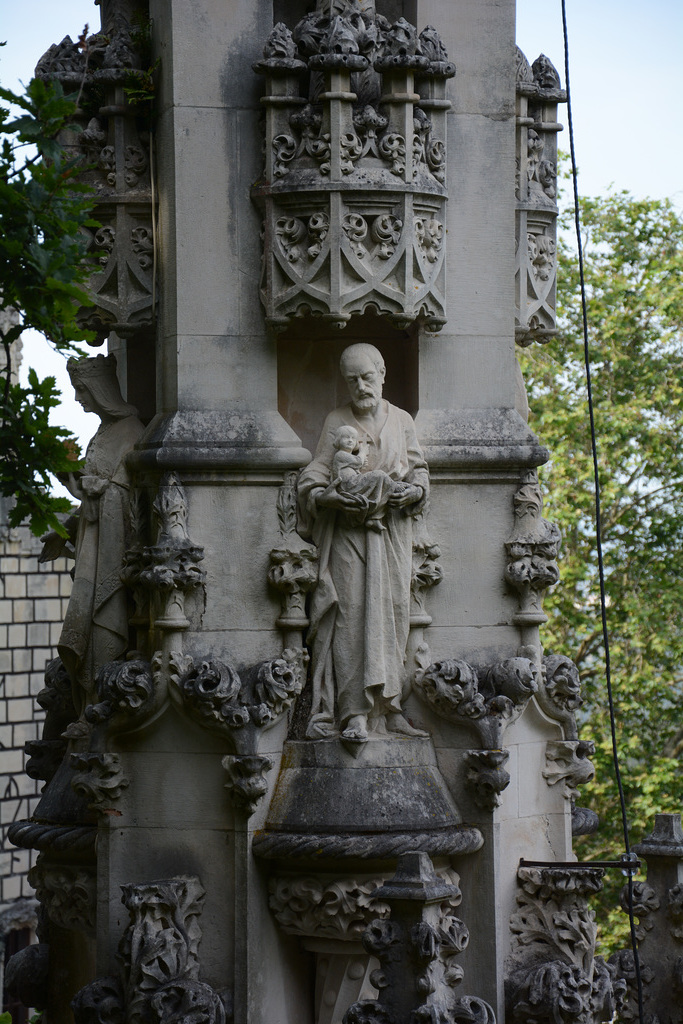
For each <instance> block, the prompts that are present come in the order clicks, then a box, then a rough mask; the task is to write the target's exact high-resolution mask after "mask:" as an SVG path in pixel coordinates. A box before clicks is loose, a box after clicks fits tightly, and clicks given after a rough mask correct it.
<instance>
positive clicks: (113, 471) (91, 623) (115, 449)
mask: <svg viewBox="0 0 683 1024" xmlns="http://www.w3.org/2000/svg"><path fill="white" fill-rule="evenodd" d="M142 431H143V426H142V424H141V423H140V421H139V420H138V418H137V417H136V416H126V417H124V418H122V419H115V420H113V421H111V422H109V423H106V424H103V425H102V426H101V427H100V429H99V430H98V431H97V433H96V434H95V436H94V437H93V439H92V440H91V442H90V444H89V445H88V450H87V452H86V456H85V466H84V469H83V474H82V476H83V478H84V481H83V482H84V485H85V486H86V487H87V486H88V478H89V477H94V478H97V479H98V480H100V481H102V484H103V486H104V489H103V490H102V492H101V493H100V494H99V495H96V494H94V493H93V494H91V495H88V493H87V492H86V494H85V495H84V497H83V501H82V503H81V508H80V511H79V513H78V530H77V534H76V539H75V550H76V565H75V569H74V583H73V588H72V590H71V597H70V599H69V607H68V609H67V613H66V616H65V619H64V626H63V628H62V633H61V636H60V639H59V644H58V650H59V656H60V657H61V659H62V661H63V663H64V665H65V667H66V669H67V671H68V673H69V675H70V677H71V680H72V683H74V684H76V686H75V690H77V689H78V686H79V685H80V686H82V687H83V688H84V689H85V690H86V693H87V692H88V691H90V692H92V690H93V688H94V675H95V673H96V672H97V670H98V669H99V668H100V667H101V666H102V665H105V664H107V662H110V661H115V660H116V659H117V658H120V657H121V656H122V655H123V654H124V653H125V651H126V649H127V646H128V604H127V598H126V592H125V589H124V586H123V583H122V581H121V565H122V560H123V554H124V552H125V550H126V548H127V546H128V542H129V531H130V525H129V520H130V499H129V480H128V474H127V472H126V467H125V463H124V458H125V456H126V454H127V453H128V452H129V451H130V450H131V448H132V447H133V445H134V444H135V442H136V441H137V440H138V438H139V437H140V434H141V433H142ZM95 489H97V488H95ZM81 692H82V691H81ZM81 702H82V698H81ZM77 706H78V704H77Z"/></svg>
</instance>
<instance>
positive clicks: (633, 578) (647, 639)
mask: <svg viewBox="0 0 683 1024" xmlns="http://www.w3.org/2000/svg"><path fill="white" fill-rule="evenodd" d="M581 214H582V232H583V237H582V242H583V246H584V253H585V275H586V289H587V299H588V324H589V340H590V350H591V368H592V384H593V395H594V408H595V420H596V432H597V444H598V453H599V475H600V488H601V495H602V536H603V545H604V564H605V576H606V590H607V602H608V621H609V635H610V649H611V660H612V680H613V688H614V695H615V704H616V717H617V729H618V746H619V751H620V763H621V768H622V773H623V781H624V789H625V795H626V804H627V809H628V818H629V825H630V829H631V841H632V842H637V841H639V840H640V839H642V838H643V836H644V835H645V834H647V833H648V832H649V831H650V830H651V828H652V825H653V816H654V813H655V812H656V811H674V812H676V811H680V810H681V807H682V806H683V772H682V771H681V757H682V756H683V716H682V714H681V711H682V709H683V614H682V608H681V595H682V594H683V218H682V217H681V216H680V215H679V214H678V213H677V212H676V210H675V208H674V207H673V206H672V204H671V203H670V202H668V201H657V200H648V199H645V200H638V199H634V198H633V197H632V196H631V195H630V194H628V193H626V192H612V193H610V194H608V195H607V196H605V197H603V198H598V199H585V200H583V202H582V204H581ZM571 220H572V215H571V214H567V215H566V216H565V223H564V233H563V234H564V237H570V232H569V227H570V222H571ZM558 266H559V294H558V310H559V325H560V331H561V333H560V336H559V337H558V338H557V339H556V340H555V341H553V342H552V343H551V344H549V345H548V346H546V347H544V348H542V349H540V350H539V349H537V350H536V351H533V352H532V351H530V350H528V351H527V352H525V353H524V354H523V356H522V360H523V370H524V373H525V376H526V379H527V382H528V385H529V389H530V405H531V425H532V427H533V428H534V430H535V431H536V432H537V433H538V434H539V436H540V437H541V439H542V441H543V442H544V443H545V444H547V446H548V447H549V449H550V451H551V453H552V454H551V461H550V463H549V464H548V466H547V467H545V468H544V469H543V471H542V477H543V480H544V486H545V489H546V492H547V493H546V499H545V512H544V514H545V515H546V516H547V518H549V519H552V520H553V521H555V522H556V523H558V525H559V526H560V528H561V529H562V532H563V536H564V543H563V557H562V561H561V563H560V566H561V573H562V578H561V583H560V584H559V586H558V587H557V588H556V589H555V592H554V593H553V594H552V595H549V597H548V599H547V600H546V611H547V612H548V614H549V616H550V621H549V622H548V624H547V625H546V626H545V627H544V634H543V643H544V646H545V648H546V650H547V651H552V652H554V653H561V654H566V655H567V656H569V657H571V658H573V660H574V661H575V662H576V664H577V665H578V667H579V671H580V675H581V679H582V682H583V686H584V695H585V698H586V701H585V704H584V707H583V708H582V709H581V720H582V724H581V728H582V735H583V737H584V738H585V739H594V740H595V743H596V754H595V757H594V761H595V765H596V772H597V777H596V781H595V783H594V784H593V785H592V786H591V787H588V788H587V789H586V790H585V791H584V793H583V800H582V802H583V803H584V804H586V805H588V806H591V807H593V808H594V809H595V810H596V811H597V812H598V813H599V815H600V819H601V829H600V831H599V832H598V833H597V834H596V835H595V836H590V837H585V838H583V839H581V840H580V841H579V842H578V843H577V844H576V850H577V853H578V856H579V857H580V858H582V859H583V858H585V859H598V858H603V857H610V858H613V857H615V855H618V854H620V853H621V852H623V845H624V844H623V835H622V831H621V824H620V812H619V801H618V796H617V789H616V784H615V781H614V770H613V762H612V751H611V742H610V731H609V718H608V708H607V695H606V685H605V673H604V651H603V641H602V632H601V621H600V606H599V585H598V569H597V555H596V542H595V530H594V525H593V523H594V491H593V479H592V478H593V467H592V458H591V452H590V430H589V419H588V408H587V400H586V380H585V369H584V362H583V338H582V318H581V303H580V291H579V273H578V262H577V257H576V253H575V252H574V251H573V250H572V249H571V248H570V246H569V245H567V244H566V242H562V243H561V244H560V245H559V247H558ZM623 882H624V879H623V878H622V877H621V874H620V873H613V875H611V876H610V877H609V879H608V882H607V885H606V890H605V894H604V899H603V903H602V906H601V908H600V911H599V914H598V919H599V922H600V924H601V937H602V941H603V942H604V943H605V945H606V946H607V947H608V948H619V947H620V946H624V945H627V944H628V939H627V929H628V925H627V921H626V917H625V915H624V914H623V913H621V912H620V911H619V910H618V902H617V893H618V890H619V888H620V887H621V885H622V884H623Z"/></svg>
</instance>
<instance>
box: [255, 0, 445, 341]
mask: <svg viewBox="0 0 683 1024" xmlns="http://www.w3.org/2000/svg"><path fill="white" fill-rule="evenodd" d="M307 68H308V69H309V70H310V89H309V92H308V94H306V95H304V93H303V88H302V85H301V82H302V80H303V73H304V72H305V71H306V70H307ZM254 69H255V70H256V71H257V72H259V73H260V74H263V75H265V77H266V95H265V97H264V103H265V107H266V168H265V180H264V183H263V184H259V185H258V186H256V187H255V189H254V191H253V195H254V198H255V200H256V201H257V202H258V203H259V204H260V205H262V206H263V207H264V212H265V234H264V238H265V241H264V263H265V284H264V288H263V291H262V298H263V302H264V305H265V307H266V316H267V319H268V322H269V323H270V324H271V325H272V326H273V327H275V328H276V329H279V328H282V327H285V326H286V325H287V323H288V321H289V320H290V319H291V318H293V317H297V316H301V315H303V314H304V313H306V312H307V311H310V312H312V313H313V314H315V315H320V316H323V317H325V319H326V320H328V321H329V322H330V323H331V324H333V325H334V326H336V327H343V326H344V325H345V324H346V322H347V321H348V320H349V318H350V316H351V315H352V314H354V313H360V312H363V310H365V309H366V308H368V307H373V308H375V309H377V310H379V311H380V312H382V313H385V314H386V315H388V316H390V317H393V318H394V319H395V320H396V321H397V322H400V323H401V324H407V323H410V322H412V321H414V320H415V319H420V320H422V321H423V322H424V323H425V324H426V326H427V327H428V328H429V329H432V330H438V329H439V328H440V327H441V326H442V325H443V323H444V322H445V321H444V306H443V293H444V261H443V255H444V254H443V228H442V225H443V222H444V208H445V201H446V191H445V185H444V183H445V173H446V145H445V142H446V139H445V128H446V120H445V114H446V110H447V109H448V103H447V101H446V100H445V83H446V80H447V79H448V78H449V77H452V75H453V74H454V73H455V68H454V66H453V65H452V64H451V63H450V62H449V61H448V59H447V55H446V52H445V49H444V46H443V43H442V42H441V40H440V38H439V36H438V33H437V32H436V30H435V29H434V28H433V27H432V26H428V27H427V28H426V29H425V30H424V31H423V32H422V33H421V34H420V36H419V37H418V34H417V30H416V29H415V27H414V26H412V25H410V24H409V23H408V22H407V21H405V20H404V19H403V18H400V19H399V20H398V21H397V22H396V23H395V24H394V25H391V24H390V23H389V22H388V21H386V19H385V18H383V17H382V16H381V15H376V14H375V12H374V6H367V7H361V5H360V4H358V2H357V0H345V2H344V3H340V4H339V5H337V6H336V7H334V8H330V7H329V5H326V4H325V3H323V2H320V3H318V6H317V8H316V10H315V11H313V12H311V13H309V14H307V15H306V16H305V17H304V18H303V19H302V20H301V21H300V22H299V23H298V25H296V26H295V28H294V30H293V32H290V31H289V29H287V28H286V26H284V25H283V24H281V23H280V24H278V25H276V26H275V28H274V29H273V31H272V33H271V35H270V37H269V39H268V41H267V42H266V46H265V48H264V59H263V60H262V61H260V62H258V63H257V64H255V65H254ZM378 164H379V166H378ZM349 189H353V193H354V196H353V202H352V204H349V202H348V201H347V194H348V190H349ZM313 217H316V218H322V220H323V221H324V223H325V225H326V227H325V230H324V232H320V233H319V234H318V236H317V238H315V240H313V241H312V239H311V221H312V219H313ZM389 224H391V229H390V231H389V238H388V239H387V238H386V237H384V236H386V233H387V230H388V225H389ZM370 240H371V241H372V242H373V243H374V245H373V246H372V247H371V246H370V244H369V242H370ZM339 252H340V253H341V257H342V258H341V260H338V259H336V255H337V253H339ZM333 254H334V256H335V258H334V259H333V258H332V256H333Z"/></svg>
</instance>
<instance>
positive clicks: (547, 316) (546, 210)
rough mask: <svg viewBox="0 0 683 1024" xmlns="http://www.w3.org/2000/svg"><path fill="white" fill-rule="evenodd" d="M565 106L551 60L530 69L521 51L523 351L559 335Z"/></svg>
mask: <svg viewBox="0 0 683 1024" xmlns="http://www.w3.org/2000/svg"><path fill="white" fill-rule="evenodd" d="M566 100H567V94H566V92H565V91H564V90H563V89H561V88H560V78H559V75H558V73H557V71H556V70H555V68H554V67H553V65H552V64H551V63H550V61H549V60H548V58H547V57H545V56H544V55H543V54H541V56H540V57H539V58H538V59H537V60H535V61H534V63H533V66H530V65H529V62H528V60H527V59H526V57H525V56H524V54H523V53H522V51H521V50H520V49H519V48H518V50H517V183H516V196H517V216H516V235H517V237H516V244H517V259H516V280H515V291H516V306H517V312H516V321H515V337H516V340H517V343H518V344H519V345H522V346H527V345H530V344H531V343H532V342H533V341H538V342H542V343H543V342H547V341H550V339H551V338H552V337H554V335H555V333H556V309H555V292H556V281H557V213H558V210H557V133H558V132H560V131H562V125H561V124H558V122H557V105H558V103H565V102H566Z"/></svg>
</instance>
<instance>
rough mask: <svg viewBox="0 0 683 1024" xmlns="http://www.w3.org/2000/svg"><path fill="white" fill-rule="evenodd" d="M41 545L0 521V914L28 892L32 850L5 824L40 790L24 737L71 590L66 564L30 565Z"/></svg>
mask: <svg viewBox="0 0 683 1024" xmlns="http://www.w3.org/2000/svg"><path fill="white" fill-rule="evenodd" d="M2 511H3V510H2V509H0V518H3V519H4V517H2V516H1V513H2ZM4 521H5V522H6V519H5V520H4ZM41 547H42V545H41V543H40V540H39V539H38V538H36V537H33V536H32V534H31V533H30V532H29V530H28V528H27V527H24V526H21V527H19V528H18V529H14V530H8V529H7V527H3V526H2V525H1V524H0V823H1V824H2V831H1V833H0V914H1V913H2V911H3V909H5V908H6V907H7V906H8V904H11V903H12V902H13V901H14V900H17V899H20V898H21V897H30V896H32V895H33V890H32V889H31V887H30V885H29V884H28V882H27V880H26V872H27V871H28V869H29V867H30V866H31V864H32V863H33V861H34V860H35V856H36V854H35V853H33V852H31V851H29V850H18V849H16V848H15V847H13V846H12V845H11V843H10V842H9V841H8V839H7V827H8V826H9V825H10V824H11V823H12V822H13V821H16V820H18V819H21V818H28V817H30V815H31V813H32V811H33V809H34V807H35V806H36V804H37V802H38V799H39V796H40V788H41V785H42V783H41V782H36V781H34V780H33V779H29V777H28V776H27V775H25V774H24V761H25V758H24V743H25V742H26V741H27V740H33V739H40V734H41V729H42V720H43V718H44V712H43V711H42V710H41V709H40V708H39V707H38V705H37V704H36V702H35V697H36V694H37V693H39V691H40V690H41V689H42V688H43V686H44V672H45V665H46V663H47V662H48V661H50V660H51V659H52V658H54V657H55V656H56V654H57V651H56V645H57V640H58V639H59V634H60V631H61V628H62V620H63V618H64V612H65V611H66V605H67V602H68V598H69V594H70V593H71V577H70V576H69V573H68V569H69V568H70V564H69V563H67V560H66V559H64V558H60V559H58V560H57V561H55V562H48V563H46V564H45V565H38V555H39V554H40V550H41ZM71 564H72V563H71Z"/></svg>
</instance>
